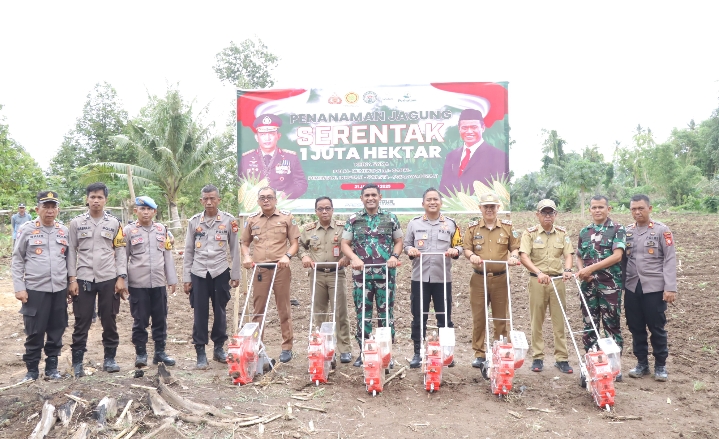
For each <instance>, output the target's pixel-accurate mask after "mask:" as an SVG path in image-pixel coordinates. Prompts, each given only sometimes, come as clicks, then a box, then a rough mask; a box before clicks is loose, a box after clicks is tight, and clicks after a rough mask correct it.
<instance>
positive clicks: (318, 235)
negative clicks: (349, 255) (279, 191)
mask: <svg viewBox="0 0 719 439" xmlns="http://www.w3.org/2000/svg"><path fill="white" fill-rule="evenodd" d="M344 227H345V222H344V221H338V220H335V219H334V218H333V219H332V220H331V221H330V225H329V226H327V227H322V225H321V224H320V222H319V221H314V222H311V223H309V224H305V225H304V226H303V227H302V232H301V233H300V259H301V258H304V257H305V256H309V257H310V258H311V259H312V260H313V261H315V262H338V261H339V260H340V259H341V258H342V252H341V251H340V241H341V238H342V230H343V229H344ZM334 268H335V266H333V265H322V264H320V265H318V266H317V271H318V272H322V270H323V269H334ZM338 275H339V276H344V275H345V271H344V269H342V268H340V270H339V273H338Z"/></svg>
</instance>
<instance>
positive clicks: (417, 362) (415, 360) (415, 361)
mask: <svg viewBox="0 0 719 439" xmlns="http://www.w3.org/2000/svg"><path fill="white" fill-rule="evenodd" d="M421 365H422V357H420V356H419V354H418V353H415V354H414V357H412V361H410V362H409V368H410V369H418V368H419V367H420V366H421Z"/></svg>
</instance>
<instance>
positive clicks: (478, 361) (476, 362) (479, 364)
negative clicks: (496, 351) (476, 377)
mask: <svg viewBox="0 0 719 439" xmlns="http://www.w3.org/2000/svg"><path fill="white" fill-rule="evenodd" d="M483 365H484V358H482V357H477V358H475V359H474V361H472V367H476V368H478V369H481V368H482V366H483Z"/></svg>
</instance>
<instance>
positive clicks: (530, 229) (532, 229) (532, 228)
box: [527, 226, 537, 233]
mask: <svg viewBox="0 0 719 439" xmlns="http://www.w3.org/2000/svg"><path fill="white" fill-rule="evenodd" d="M527 231H528V232H529V233H532V232H536V231H537V226H532V227H527Z"/></svg>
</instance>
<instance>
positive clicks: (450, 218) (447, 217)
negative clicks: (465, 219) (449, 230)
mask: <svg viewBox="0 0 719 439" xmlns="http://www.w3.org/2000/svg"><path fill="white" fill-rule="evenodd" d="M444 219H446V220H450V221H452V222H453V223H454V225H455V226H456V225H457V221H455V220H454V218H452V217H449V216H445V217H444Z"/></svg>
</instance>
